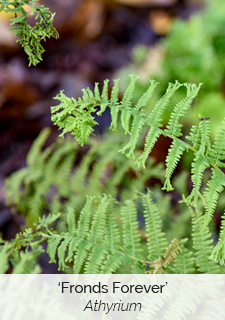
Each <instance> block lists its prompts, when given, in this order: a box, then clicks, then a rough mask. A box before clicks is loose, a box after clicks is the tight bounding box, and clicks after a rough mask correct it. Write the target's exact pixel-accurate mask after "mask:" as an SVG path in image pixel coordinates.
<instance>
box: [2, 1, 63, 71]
mask: <svg viewBox="0 0 225 320" xmlns="http://www.w3.org/2000/svg"><path fill="white" fill-rule="evenodd" d="M35 2H36V0H18V1H10V0H1V1H0V11H2V10H4V11H5V12H6V13H8V12H11V13H14V14H15V18H14V19H11V21H12V22H11V25H14V26H13V27H12V28H10V30H12V31H14V35H15V36H18V38H17V40H16V42H19V44H20V45H21V46H22V47H23V48H24V51H25V52H26V54H27V55H28V59H29V66H30V65H32V64H33V65H34V66H35V65H36V64H37V63H38V62H40V61H41V60H42V53H43V52H44V51H45V50H44V48H43V47H42V45H41V40H44V41H45V40H46V38H50V37H54V38H58V37H59V35H58V32H57V30H56V29H55V28H54V27H53V19H54V16H55V13H53V14H52V13H51V11H49V9H48V8H45V7H44V5H35V4H34V3H35ZM25 6H27V7H30V8H31V15H34V14H36V17H35V19H36V20H38V22H36V24H35V26H34V27H32V26H31V25H29V24H28V23H27V21H26V20H27V16H28V12H27V11H26V10H25V9H26V8H24V7H25Z"/></svg>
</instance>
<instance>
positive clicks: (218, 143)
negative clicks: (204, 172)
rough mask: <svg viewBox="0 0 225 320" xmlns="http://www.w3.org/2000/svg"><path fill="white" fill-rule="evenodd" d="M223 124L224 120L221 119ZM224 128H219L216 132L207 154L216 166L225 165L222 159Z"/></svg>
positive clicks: (224, 153)
mask: <svg viewBox="0 0 225 320" xmlns="http://www.w3.org/2000/svg"><path fill="white" fill-rule="evenodd" d="M223 124H225V121H223ZM224 136H225V128H219V130H218V132H217V133H216V137H215V141H214V144H213V145H212V148H211V150H210V153H209V156H210V160H211V161H212V162H213V163H215V165H216V166H218V167H225V164H224V162H222V161H224V160H225V139H224Z"/></svg>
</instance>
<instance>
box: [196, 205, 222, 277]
mask: <svg viewBox="0 0 225 320" xmlns="http://www.w3.org/2000/svg"><path fill="white" fill-rule="evenodd" d="M192 212H193V216H192V230H193V233H192V237H193V247H194V249H195V250H196V253H195V255H196V265H197V267H198V270H199V272H202V273H207V274H214V273H219V266H218V265H216V263H215V261H212V260H210V259H209V257H210V254H211V252H212V249H213V245H212V244H213V239H212V238H211V233H210V231H209V229H208V227H206V228H205V229H203V226H202V222H201V220H200V219H199V218H200V213H199V212H197V211H195V210H193V209H192Z"/></svg>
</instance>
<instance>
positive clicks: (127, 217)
mask: <svg viewBox="0 0 225 320" xmlns="http://www.w3.org/2000/svg"><path fill="white" fill-rule="evenodd" d="M121 216H122V220H123V239H124V251H125V252H126V253H128V254H130V255H131V256H133V257H137V258H139V259H140V252H142V249H141V244H140V240H141V238H140V235H139V233H138V231H137V230H138V222H137V209H136V206H135V204H134V202H133V201H131V200H127V201H126V205H125V206H123V207H122V209H121Z"/></svg>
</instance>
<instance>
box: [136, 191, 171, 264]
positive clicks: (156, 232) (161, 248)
mask: <svg viewBox="0 0 225 320" xmlns="http://www.w3.org/2000/svg"><path fill="white" fill-rule="evenodd" d="M142 199H143V205H144V217H145V224H146V236H147V237H148V239H147V244H148V252H149V256H148V259H149V260H150V261H154V260H156V259H158V258H160V257H161V256H162V254H163V253H164V252H165V250H166V248H167V246H168V243H167V240H166V237H165V234H164V233H163V232H162V231H161V230H162V222H161V220H160V215H159V210H158V208H157V206H156V204H154V203H153V200H152V198H151V195H150V192H148V194H147V195H144V194H142Z"/></svg>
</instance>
